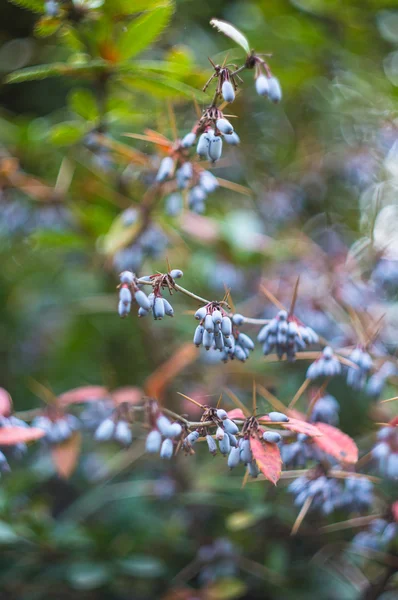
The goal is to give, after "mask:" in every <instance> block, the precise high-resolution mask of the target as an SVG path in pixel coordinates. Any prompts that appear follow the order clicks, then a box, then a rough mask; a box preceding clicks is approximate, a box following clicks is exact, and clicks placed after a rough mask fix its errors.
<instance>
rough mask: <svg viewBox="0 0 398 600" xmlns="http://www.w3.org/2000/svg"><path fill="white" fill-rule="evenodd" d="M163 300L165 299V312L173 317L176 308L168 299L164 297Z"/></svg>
mask: <svg viewBox="0 0 398 600" xmlns="http://www.w3.org/2000/svg"><path fill="white" fill-rule="evenodd" d="M162 300H163V304H164V314H165V315H167V316H168V317H173V316H174V309H173V307H172V306H171V304H170V302H169V301H168V300H166V298H162Z"/></svg>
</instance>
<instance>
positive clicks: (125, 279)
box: [119, 271, 134, 285]
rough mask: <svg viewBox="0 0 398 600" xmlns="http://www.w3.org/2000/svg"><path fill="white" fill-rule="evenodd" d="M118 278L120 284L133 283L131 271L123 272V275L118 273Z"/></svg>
mask: <svg viewBox="0 0 398 600" xmlns="http://www.w3.org/2000/svg"><path fill="white" fill-rule="evenodd" d="M119 277H120V283H128V284H130V285H131V284H132V283H133V281H134V273H132V272H131V271H123V273H120V275H119Z"/></svg>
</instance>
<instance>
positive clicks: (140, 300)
mask: <svg viewBox="0 0 398 600" xmlns="http://www.w3.org/2000/svg"><path fill="white" fill-rule="evenodd" d="M134 298H135V301H136V302H137V304H138V306H140V307H141V308H143V309H144V310H146V311H148V310H151V303H150V301H149V300H148V296H147V295H146V294H145V292H143V291H142V290H137V291H136V292H135V294H134Z"/></svg>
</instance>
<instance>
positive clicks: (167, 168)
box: [156, 156, 174, 183]
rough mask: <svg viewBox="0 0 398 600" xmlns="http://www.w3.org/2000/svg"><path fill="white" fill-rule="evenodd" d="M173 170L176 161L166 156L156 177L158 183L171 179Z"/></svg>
mask: <svg viewBox="0 0 398 600" xmlns="http://www.w3.org/2000/svg"><path fill="white" fill-rule="evenodd" d="M173 168H174V161H173V159H172V158H171V156H166V157H165V158H163V160H162V162H161V163H160V167H159V171H158V172H157V175H156V181H157V182H158V183H161V182H162V181H164V180H165V179H167V178H168V177H170V175H171V174H172V172H173Z"/></svg>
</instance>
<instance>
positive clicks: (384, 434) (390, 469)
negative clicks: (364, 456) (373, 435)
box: [372, 424, 398, 479]
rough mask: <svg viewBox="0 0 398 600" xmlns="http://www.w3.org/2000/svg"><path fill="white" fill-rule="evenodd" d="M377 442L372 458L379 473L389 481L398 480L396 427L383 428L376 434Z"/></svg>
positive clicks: (397, 427) (397, 438)
mask: <svg viewBox="0 0 398 600" xmlns="http://www.w3.org/2000/svg"><path fill="white" fill-rule="evenodd" d="M377 438H378V440H379V441H378V442H377V444H376V445H375V446H374V447H373V450H372V456H373V458H374V459H375V460H376V461H377V465H378V468H379V471H380V473H382V474H383V476H384V477H388V478H389V479H398V426H397V424H395V425H390V426H388V427H383V428H382V429H380V431H379V432H378V434H377Z"/></svg>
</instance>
